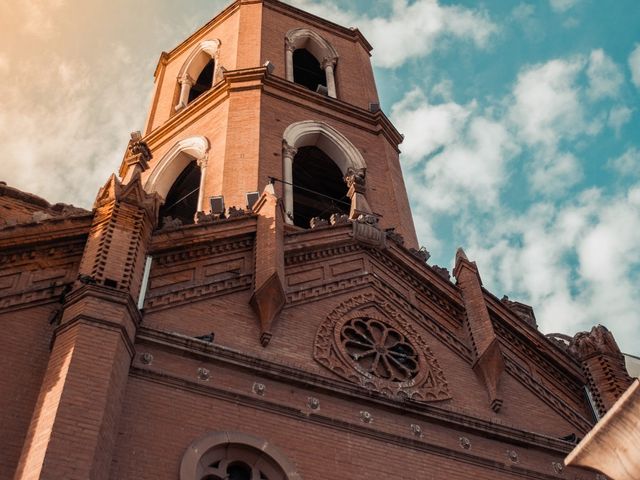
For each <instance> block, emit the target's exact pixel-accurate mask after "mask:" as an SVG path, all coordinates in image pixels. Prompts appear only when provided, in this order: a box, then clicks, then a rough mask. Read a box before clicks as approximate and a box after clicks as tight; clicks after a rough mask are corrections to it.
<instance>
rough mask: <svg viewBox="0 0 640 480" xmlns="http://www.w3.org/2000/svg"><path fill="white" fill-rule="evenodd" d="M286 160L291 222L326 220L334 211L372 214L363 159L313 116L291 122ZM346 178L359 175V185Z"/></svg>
mask: <svg viewBox="0 0 640 480" xmlns="http://www.w3.org/2000/svg"><path fill="white" fill-rule="evenodd" d="M282 159H283V170H284V181H285V183H284V205H285V212H286V214H287V222H289V223H290V224H291V223H293V224H295V225H298V226H302V227H308V226H309V219H310V218H309V217H311V218H313V217H321V218H325V219H326V218H329V217H330V216H331V214H332V213H349V216H350V217H351V218H356V217H357V216H358V215H360V214H370V213H371V209H370V208H369V205H368V203H367V200H366V198H365V191H366V185H365V173H366V168H367V165H366V163H365V161H364V158H362V155H361V154H360V152H359V151H358V149H357V148H355V146H354V145H353V144H352V143H351V142H350V141H349V140H347V138H346V137H345V136H344V135H342V134H341V133H340V132H338V131H337V130H336V129H334V128H333V127H331V126H329V125H328V124H326V123H324V122H317V121H310V120H308V121H303V122H297V123H294V124H292V125H289V127H287V129H286V130H285V132H284V136H283V152H282ZM345 177H349V178H350V179H351V180H354V179H356V177H357V185H353V183H354V182H350V183H351V185H353V187H352V188H348V185H346V184H345V180H344V179H345ZM347 195H348V197H347ZM349 204H350V205H349ZM298 215H300V216H302V218H297V217H298Z"/></svg>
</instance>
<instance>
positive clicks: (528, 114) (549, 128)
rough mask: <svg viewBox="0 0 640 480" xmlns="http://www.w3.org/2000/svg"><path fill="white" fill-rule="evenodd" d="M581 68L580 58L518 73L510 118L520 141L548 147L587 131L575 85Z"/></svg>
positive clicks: (547, 64)
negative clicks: (561, 139) (517, 131)
mask: <svg viewBox="0 0 640 480" xmlns="http://www.w3.org/2000/svg"><path fill="white" fill-rule="evenodd" d="M583 67H584V61H583V59H582V58H573V59H569V60H560V59H557V60H552V61H549V62H547V63H545V64H543V65H535V66H533V67H529V68H527V69H525V70H524V71H523V72H522V73H520V75H519V76H518V80H517V83H516V85H515V87H514V91H513V94H514V104H513V105H512V107H511V110H510V112H509V117H510V120H511V121H513V122H514V123H515V125H516V126H517V127H518V130H519V135H520V138H521V139H522V140H523V141H525V142H526V143H528V144H530V145H542V146H547V147H551V146H555V145H556V144H557V143H558V141H559V140H560V138H561V137H567V138H572V137H575V136H577V135H578V134H579V133H583V132H584V131H585V130H586V129H587V125H586V122H585V113H584V109H583V106H582V103H581V101H580V97H579V89H578V86H577V84H576V78H577V75H578V73H579V72H580V71H581V70H582V68H583Z"/></svg>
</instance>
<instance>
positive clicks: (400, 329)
mask: <svg viewBox="0 0 640 480" xmlns="http://www.w3.org/2000/svg"><path fill="white" fill-rule="evenodd" d="M313 356H314V359H315V360H316V361H317V362H318V363H320V364H321V365H322V366H324V367H326V368H327V369H329V370H331V371H332V372H333V373H335V374H336V375H338V376H340V377H342V378H344V379H346V380H348V381H350V382H353V383H356V384H358V385H361V386H363V387H365V388H367V389H368V390H372V391H375V392H379V393H381V394H383V395H386V396H388V397H391V398H398V399H410V400H414V401H417V402H434V401H441V400H448V399H450V398H451V394H450V393H449V386H448V384H447V381H446V379H445V377H444V373H443V372H442V370H441V368H440V366H439V365H438V362H437V360H436V359H435V357H434V355H433V353H432V352H431V350H430V349H429V347H428V345H427V343H426V342H425V341H424V339H423V338H422V337H421V336H420V334H419V333H418V332H417V331H416V329H415V328H414V327H413V325H412V324H411V323H410V321H409V320H408V319H406V318H405V317H404V316H403V315H402V314H401V313H400V312H398V311H397V310H395V308H393V307H391V306H390V305H389V304H388V303H387V302H385V301H384V300H383V299H380V298H377V295H374V294H365V295H360V296H358V297H354V298H353V299H351V300H348V301H347V302H344V303H342V304H341V305H340V306H338V307H337V308H336V309H335V310H334V311H333V312H331V314H329V316H328V317H327V318H326V319H325V320H324V321H323V322H322V324H321V325H320V327H319V328H318V332H317V333H316V339H315V345H314V352H313Z"/></svg>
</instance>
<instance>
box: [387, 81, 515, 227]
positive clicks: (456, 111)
mask: <svg viewBox="0 0 640 480" xmlns="http://www.w3.org/2000/svg"><path fill="white" fill-rule="evenodd" d="M475 108H476V106H475V102H471V103H470V104H469V105H466V106H463V105H459V104H457V103H453V102H449V103H441V104H438V105H432V104H430V103H429V101H428V100H427V98H426V97H425V95H424V93H423V92H421V91H420V90H413V91H412V92H409V93H408V94H407V95H406V96H405V98H403V99H402V100H401V101H400V102H399V103H397V104H396V105H394V107H393V108H392V115H391V116H392V120H393V121H394V122H395V124H396V125H397V126H398V128H399V129H400V130H401V131H403V132H404V133H405V142H404V144H403V146H402V148H403V160H404V161H406V162H407V164H408V165H409V166H410V167H413V171H414V175H415V178H414V182H420V184H422V185H423V188H421V189H420V194H419V195H417V196H416V197H415V198H414V201H415V204H418V205H419V207H418V208H420V209H422V211H424V212H427V211H429V212H444V211H448V212H451V211H452V210H458V211H459V210H464V209H466V208H468V207H469V206H470V205H473V206H474V207H475V208H478V209H480V210H489V209H491V208H492V207H493V206H495V205H496V204H497V202H498V200H499V194H500V189H501V188H502V186H503V185H504V182H505V181H506V180H507V178H508V173H507V171H506V165H507V162H508V161H509V159H510V158H512V157H513V154H514V153H515V151H516V148H517V147H516V145H515V144H514V143H513V141H512V137H511V135H510V133H509V132H508V131H507V129H506V128H505V127H504V125H502V124H501V123H500V122H498V121H495V120H492V119H490V118H487V117H484V116H482V115H478V114H477V112H475ZM414 185H416V183H414ZM414 191H417V190H414ZM422 233H423V232H421V234H422Z"/></svg>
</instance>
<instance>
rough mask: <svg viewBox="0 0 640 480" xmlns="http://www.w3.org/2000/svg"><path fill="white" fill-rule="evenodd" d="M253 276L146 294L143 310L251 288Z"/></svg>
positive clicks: (150, 310) (171, 305)
mask: <svg viewBox="0 0 640 480" xmlns="http://www.w3.org/2000/svg"><path fill="white" fill-rule="evenodd" d="M252 282H253V276H252V275H251V274H244V275H238V276H237V277H235V278H227V279H222V280H218V281H215V282H211V283H208V284H204V285H196V286H192V287H188V288H183V289H179V290H174V291H172V292H169V293H164V294H159V295H153V293H149V294H148V295H147V298H146V301H145V305H144V311H145V313H148V312H155V311H158V310H164V309H166V308H171V307H175V306H177V305H182V304H185V303H192V302H196V301H201V300H206V299H209V298H213V297H217V296H220V295H224V294H228V293H231V292H238V291H241V290H247V289H249V288H251V285H252Z"/></svg>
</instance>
